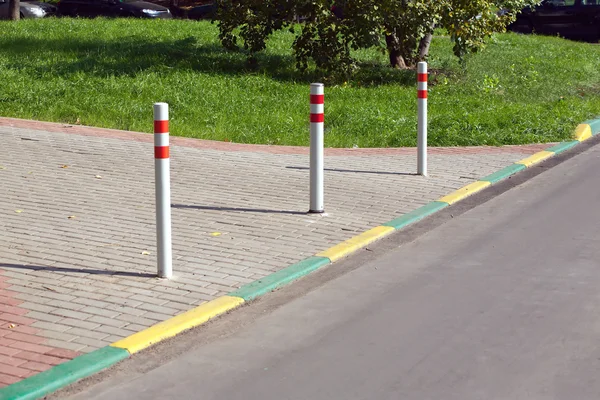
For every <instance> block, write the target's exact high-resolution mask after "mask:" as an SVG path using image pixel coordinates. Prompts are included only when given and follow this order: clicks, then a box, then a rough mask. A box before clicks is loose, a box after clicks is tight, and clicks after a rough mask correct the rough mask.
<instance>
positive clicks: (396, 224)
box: [381, 201, 448, 230]
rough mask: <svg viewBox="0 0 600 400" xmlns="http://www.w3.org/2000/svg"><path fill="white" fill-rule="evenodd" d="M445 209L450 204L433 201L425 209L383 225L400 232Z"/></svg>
mask: <svg viewBox="0 0 600 400" xmlns="http://www.w3.org/2000/svg"><path fill="white" fill-rule="evenodd" d="M444 207H448V203H444V202H442V201H432V202H431V203H429V204H426V205H424V206H423V207H420V208H417V209H416V210H414V211H411V212H409V213H407V214H404V215H403V216H401V217H398V218H396V219H393V220H391V221H390V222H386V223H385V224H381V225H382V226H389V227H392V228H394V229H396V230H399V229H402V228H404V227H405V226H407V225H410V224H412V223H414V222H417V221H420V220H422V219H423V218H425V217H427V216H428V215H431V214H433V213H435V212H437V211H439V210H441V209H442V208H444Z"/></svg>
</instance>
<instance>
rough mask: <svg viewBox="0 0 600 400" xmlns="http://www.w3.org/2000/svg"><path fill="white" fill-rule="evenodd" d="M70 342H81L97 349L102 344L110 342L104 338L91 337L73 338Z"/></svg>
mask: <svg viewBox="0 0 600 400" xmlns="http://www.w3.org/2000/svg"><path fill="white" fill-rule="evenodd" d="M70 343H77V344H83V345H86V346H89V347H92V348H95V349H99V348H101V347H104V346H108V345H109V344H110V343H111V342H107V341H104V340H98V339H91V338H88V337H78V338H77V339H74V340H73V341H72V342H70Z"/></svg>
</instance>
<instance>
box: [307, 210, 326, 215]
mask: <svg viewBox="0 0 600 400" xmlns="http://www.w3.org/2000/svg"><path fill="white" fill-rule="evenodd" d="M324 212H325V210H321V211H319V210H308V213H309V214H323V213H324Z"/></svg>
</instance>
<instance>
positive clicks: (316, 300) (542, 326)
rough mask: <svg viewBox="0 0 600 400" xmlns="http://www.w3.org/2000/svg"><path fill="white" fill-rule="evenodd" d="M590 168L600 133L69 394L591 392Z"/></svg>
mask: <svg viewBox="0 0 600 400" xmlns="http://www.w3.org/2000/svg"><path fill="white" fill-rule="evenodd" d="M597 171H600V146H595V147H592V148H590V149H589V150H588V151H586V152H584V153H582V154H580V155H578V156H576V157H574V158H571V159H569V160H567V161H565V162H564V163H562V164H559V165H557V166H556V167H554V168H551V169H549V170H548V171H546V172H544V173H542V174H540V175H538V176H536V177H534V178H533V179H531V180H528V181H526V182H525V183H523V184H521V185H519V186H517V187H514V188H512V189H511V190H509V191H507V192H505V193H503V194H501V195H499V196H497V197H495V198H493V199H491V200H490V201H487V202H486V203H484V204H481V205H479V206H477V207H475V208H473V209H471V210H469V211H467V212H465V213H464V214H462V215H460V216H457V217H456V218H453V219H451V220H450V221H449V222H447V223H445V224H443V225H441V226H439V227H437V228H435V229H432V230H431V231H429V232H427V233H426V234H424V235H421V236H420V237H418V238H417V239H416V240H414V241H412V242H410V243H405V244H403V245H402V246H400V247H396V248H395V249H393V250H391V251H387V252H385V253H384V254H381V255H379V256H378V257H374V259H372V260H370V261H368V262H366V263H365V264H364V265H361V266H359V267H358V268H356V269H354V270H352V271H351V272H349V273H347V274H343V275H341V276H339V277H337V278H336V279H333V280H331V281H329V282H327V283H326V284H324V285H323V286H321V287H319V288H317V289H315V290H312V291H309V292H308V293H306V294H304V295H303V296H299V297H296V298H294V299H292V300H291V301H289V302H287V303H285V304H282V305H281V306H279V307H277V308H275V309H273V310H269V311H268V312H264V313H261V312H251V313H250V314H249V315H252V318H253V320H252V321H245V323H244V324H242V325H243V326H241V328H240V329H237V330H235V329H234V330H232V331H230V332H228V333H227V334H223V335H220V336H219V335H217V337H215V338H214V340H210V341H209V342H207V343H204V344H201V345H194V335H199V334H202V333H203V332H204V333H207V332H208V333H210V329H217V328H218V325H215V326H214V328H211V327H210V326H209V327H208V328H207V329H205V330H204V331H198V332H197V333H195V334H194V333H192V334H191V335H187V336H186V338H185V340H187V341H188V342H187V343H189V350H187V351H185V350H184V351H180V354H179V355H178V356H177V357H174V358H173V359H171V360H170V361H168V362H167V363H166V364H163V365H155V366H153V367H152V368H147V369H146V370H144V371H143V372H140V370H139V369H138V370H137V372H136V373H129V372H128V368H121V369H120V370H117V371H116V372H114V373H109V374H107V375H106V376H105V377H104V378H103V380H102V382H101V383H98V384H96V383H94V384H88V385H86V386H85V387H83V389H82V390H83V391H81V392H80V393H76V394H74V395H73V396H72V397H69V398H72V399H86V400H121V399H122V400H130V399H203V400H211V399H215V400H216V399H219V400H224V399H226V400H236V399H244V400H258V399H261V400H263V399H278V400H279V399H294V400H306V399H311V400H319V399H344V400H352V399H378V400H379V399H390V400H391V399H394V400H398V399H402V400H404V399H409V400H413V399H414V400H428V399H432V400H434V399H435V400H471V399H481V400H493V399H511V400H518V399H528V400H532V399H553V400H555V399H569V400H572V399H577V400H587V399H590V400H592V399H594V400H597V399H599V398H600V212H599V211H598V207H597V205H598V204H600V185H599V184H598V179H599V178H598V172H597ZM252 307H255V308H256V307H261V305H260V303H259V304H255V305H251V306H250V307H249V308H248V309H247V310H252ZM240 312H241V313H243V312H244V310H240ZM234 315H235V313H234V314H232V315H230V316H227V317H225V318H224V319H227V318H229V317H234ZM237 318H243V317H237ZM180 350H181V349H180ZM145 357H151V355H147V356H146V355H144V354H143V353H142V354H140V355H139V356H137V357H135V358H133V359H132V361H129V362H131V363H134V364H135V363H138V364H139V363H142V364H143V363H144V358H145ZM129 369H131V367H130V368H129Z"/></svg>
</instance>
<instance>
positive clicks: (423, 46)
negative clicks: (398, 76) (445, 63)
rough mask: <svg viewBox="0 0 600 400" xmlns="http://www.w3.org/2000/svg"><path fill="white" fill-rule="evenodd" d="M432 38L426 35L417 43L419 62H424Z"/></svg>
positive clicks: (429, 34) (430, 35)
mask: <svg viewBox="0 0 600 400" xmlns="http://www.w3.org/2000/svg"><path fill="white" fill-rule="evenodd" d="M432 38H433V35H432V34H431V33H428V34H427V35H425V37H424V38H423V39H421V42H420V43H419V61H424V60H425V59H426V58H427V56H428V55H429V46H430V45H431V39H432Z"/></svg>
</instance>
